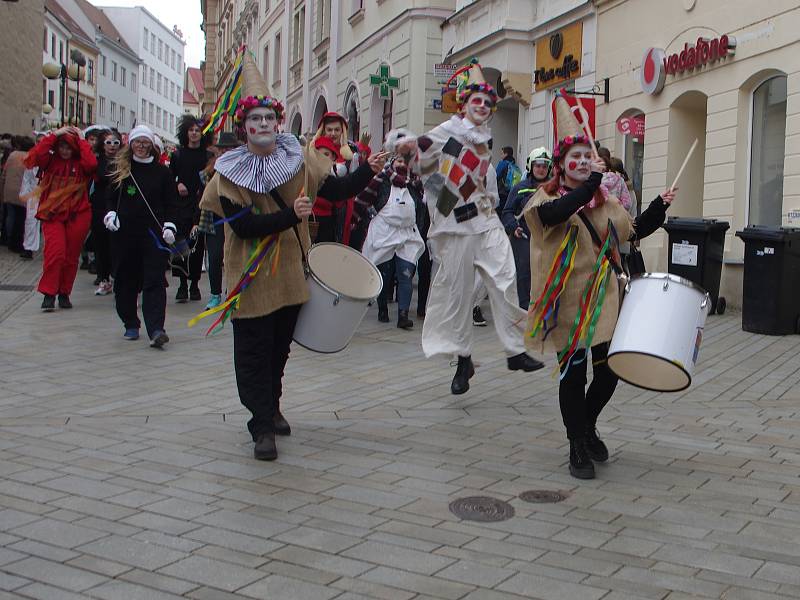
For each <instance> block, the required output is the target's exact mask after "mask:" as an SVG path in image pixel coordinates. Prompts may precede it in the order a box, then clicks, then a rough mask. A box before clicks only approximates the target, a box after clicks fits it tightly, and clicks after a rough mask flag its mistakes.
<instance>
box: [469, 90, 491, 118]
mask: <svg viewBox="0 0 800 600" xmlns="http://www.w3.org/2000/svg"><path fill="white" fill-rule="evenodd" d="M493 107H494V101H493V100H492V99H491V98H490V97H489V95H488V94H484V93H483V92H475V93H474V94H472V95H471V96H470V97H469V99H468V100H467V103H466V105H465V106H464V116H465V117H466V118H467V119H469V120H470V121H472V122H473V123H474V124H475V125H483V124H484V123H485V122H486V121H488V120H489V117H491V116H492V108H493Z"/></svg>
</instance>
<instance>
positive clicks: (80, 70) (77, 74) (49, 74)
mask: <svg viewBox="0 0 800 600" xmlns="http://www.w3.org/2000/svg"><path fill="white" fill-rule="evenodd" d="M70 58H72V61H73V62H74V63H75V64H73V65H70V66H69V68H67V65H65V64H55V63H45V64H44V65H43V66H42V75H44V76H45V77H46V78H47V79H60V80H61V126H62V127H63V126H64V125H65V124H66V121H67V119H66V117H65V114H64V111H65V108H66V102H67V92H68V90H67V77H69V78H70V79H71V80H72V81H75V82H77V84H78V90H77V97H76V99H75V114H76V116H77V112H78V98H79V97H80V93H81V79H83V78H84V76H85V75H86V69H85V68H84V67H85V65H86V57H85V56H84V55H83V53H82V52H81V51H80V50H72V52H70Z"/></svg>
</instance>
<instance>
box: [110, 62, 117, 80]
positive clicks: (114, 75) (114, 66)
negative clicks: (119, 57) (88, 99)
mask: <svg viewBox="0 0 800 600" xmlns="http://www.w3.org/2000/svg"><path fill="white" fill-rule="evenodd" d="M116 80H117V63H116V61H113V60H112V61H111V81H116Z"/></svg>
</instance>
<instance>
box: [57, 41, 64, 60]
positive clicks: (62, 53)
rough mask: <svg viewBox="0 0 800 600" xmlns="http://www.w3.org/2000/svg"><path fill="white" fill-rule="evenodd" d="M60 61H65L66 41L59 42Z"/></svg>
mask: <svg viewBox="0 0 800 600" xmlns="http://www.w3.org/2000/svg"><path fill="white" fill-rule="evenodd" d="M58 62H60V63H63V62H64V42H58Z"/></svg>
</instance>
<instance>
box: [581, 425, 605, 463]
mask: <svg viewBox="0 0 800 600" xmlns="http://www.w3.org/2000/svg"><path fill="white" fill-rule="evenodd" d="M586 452H587V453H588V454H589V458H591V459H592V460H593V461H595V462H606V461H607V460H608V447H606V445H605V444H604V443H603V440H601V439H600V437H599V436H598V435H597V430H596V429H595V428H594V427H592V428H591V429H588V430H587V431H586Z"/></svg>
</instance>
